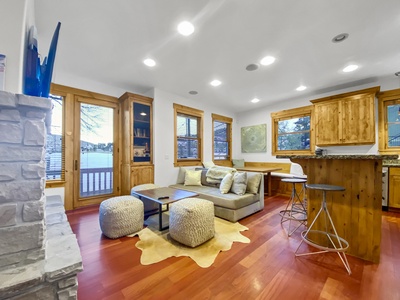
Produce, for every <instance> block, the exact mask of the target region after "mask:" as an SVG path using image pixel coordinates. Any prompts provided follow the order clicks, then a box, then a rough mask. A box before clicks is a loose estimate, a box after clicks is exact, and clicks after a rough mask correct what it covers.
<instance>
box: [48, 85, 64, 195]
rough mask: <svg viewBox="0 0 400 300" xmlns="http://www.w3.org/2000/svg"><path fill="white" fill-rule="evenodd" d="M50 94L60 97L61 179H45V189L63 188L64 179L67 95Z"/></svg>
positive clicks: (60, 92) (57, 91)
mask: <svg viewBox="0 0 400 300" xmlns="http://www.w3.org/2000/svg"><path fill="white" fill-rule="evenodd" d="M50 94H52V95H55V96H60V97H62V122H61V123H62V131H61V138H62V141H61V178H60V179H46V188H54V187H60V186H64V184H65V181H66V178H65V155H66V152H65V123H66V122H65V120H66V102H67V93H65V92H64V91H59V90H54V89H53V91H50Z"/></svg>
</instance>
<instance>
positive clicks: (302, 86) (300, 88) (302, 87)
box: [296, 85, 307, 92]
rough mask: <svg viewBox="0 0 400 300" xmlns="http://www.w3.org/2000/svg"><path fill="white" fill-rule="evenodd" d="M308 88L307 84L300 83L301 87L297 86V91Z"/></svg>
mask: <svg viewBox="0 0 400 300" xmlns="http://www.w3.org/2000/svg"><path fill="white" fill-rule="evenodd" d="M306 88H307V87H306V86H304V85H300V86H299V87H297V88H296V91H299V92H301V91H304V90H305V89H306Z"/></svg>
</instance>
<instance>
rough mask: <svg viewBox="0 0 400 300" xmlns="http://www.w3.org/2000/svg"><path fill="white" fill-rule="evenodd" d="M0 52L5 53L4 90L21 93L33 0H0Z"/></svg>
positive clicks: (32, 15)
mask: <svg viewBox="0 0 400 300" xmlns="http://www.w3.org/2000/svg"><path fill="white" fill-rule="evenodd" d="M0 8H1V12H2V13H1V17H0V41H1V42H0V53H1V54H5V55H6V76H5V90H6V91H7V92H11V93H17V94H20V93H22V84H23V81H22V78H23V76H22V74H23V66H24V57H25V48H26V42H27V32H28V28H29V27H30V26H32V25H33V24H34V20H35V18H34V8H33V0H13V1H10V0H0Z"/></svg>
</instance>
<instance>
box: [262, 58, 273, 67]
mask: <svg viewBox="0 0 400 300" xmlns="http://www.w3.org/2000/svg"><path fill="white" fill-rule="evenodd" d="M274 61H275V57H273V56H266V57H264V58H263V59H262V60H261V61H260V64H262V65H263V66H268V65H270V64H272V63H274Z"/></svg>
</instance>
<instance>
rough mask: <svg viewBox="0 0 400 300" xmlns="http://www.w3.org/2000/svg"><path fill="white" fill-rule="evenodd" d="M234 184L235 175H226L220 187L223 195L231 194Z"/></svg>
mask: <svg viewBox="0 0 400 300" xmlns="http://www.w3.org/2000/svg"><path fill="white" fill-rule="evenodd" d="M232 183H233V175H232V174H229V173H228V174H226V175H225V177H224V178H223V179H222V181H221V184H220V185H219V191H220V192H221V193H222V194H226V193H229V191H230V189H231V187H232Z"/></svg>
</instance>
